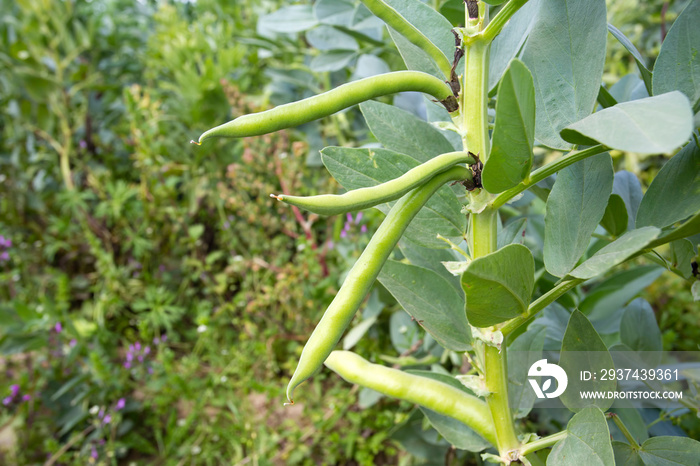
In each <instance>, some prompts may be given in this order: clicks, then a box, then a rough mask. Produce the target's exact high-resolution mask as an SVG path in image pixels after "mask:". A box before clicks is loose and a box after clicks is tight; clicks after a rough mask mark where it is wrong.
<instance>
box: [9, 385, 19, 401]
mask: <svg viewBox="0 0 700 466" xmlns="http://www.w3.org/2000/svg"><path fill="white" fill-rule="evenodd" d="M10 391H11V392H12V398H14V397H16V396H17V394H18V393H19V385H17V384H12V385H10Z"/></svg>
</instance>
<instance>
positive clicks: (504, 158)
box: [482, 58, 535, 193]
mask: <svg viewBox="0 0 700 466" xmlns="http://www.w3.org/2000/svg"><path fill="white" fill-rule="evenodd" d="M492 142H493V145H492V147H491V153H490V154H489V157H488V159H487V160H486V163H485V164H484V170H483V173H482V182H483V184H484V188H486V190H487V191H489V192H491V193H500V192H503V191H505V190H507V189H510V188H512V187H513V186H515V185H517V184H518V183H520V182H521V181H522V180H524V179H525V178H526V177H527V176H528V175H529V174H530V168H532V147H533V145H534V143H535V87H534V84H533V81H532V75H531V74H530V70H528V69H527V67H526V66H525V64H524V63H523V62H521V61H520V60H518V59H517V58H516V59H514V60H513V61H511V63H510V66H509V67H508V69H507V70H506V72H505V74H504V75H503V79H501V84H500V85H499V86H498V100H496V122H495V126H494V130H493V139H492Z"/></svg>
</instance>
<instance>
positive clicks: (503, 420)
mask: <svg viewBox="0 0 700 466" xmlns="http://www.w3.org/2000/svg"><path fill="white" fill-rule="evenodd" d="M479 11H480V14H481V15H486V14H487V13H486V12H487V11H488V10H487V9H485V8H483V7H482V8H479ZM465 13H466V12H465ZM466 14H467V24H470V19H469V17H468V13H466ZM479 19H480V21H479V24H480V25H483V24H485V23H486V18H484V17H482V18H479ZM472 22H473V21H472ZM489 47H490V42H489V41H486V40H482V39H481V38H480V37H479V36H478V35H476V36H473V40H466V39H465V54H464V59H465V62H466V63H465V65H466V68H465V73H464V84H463V86H462V89H463V94H462V102H461V104H462V105H461V112H462V115H463V117H462V118H461V121H459V124H460V125H461V128H460V131H461V132H462V134H463V135H464V140H463V143H464V148H465V149H468V150H469V151H471V152H472V153H475V154H478V155H479V157H480V158H481V160H482V161H486V159H487V157H488V153H489V149H490V140H489V133H488V118H487V112H488V74H489ZM476 195H477V196H478V195H487V193H485V192H481V193H479V194H476ZM496 220H497V211H496V210H495V209H490V208H487V209H485V210H483V211H482V212H480V213H478V214H472V215H471V219H470V222H471V223H470V238H469V244H470V245H471V249H472V250H471V253H472V258H474V259H476V258H479V257H482V256H485V255H487V254H490V253H492V252H495V251H496V249H497V223H496ZM483 360H484V375H485V383H486V388H487V390H488V391H489V392H491V393H490V394H489V395H488V397H487V403H488V406H489V410H490V411H491V416H492V418H493V423H494V427H495V429H496V439H497V447H498V451H499V454H500V455H501V457H504V458H505V457H506V456H507V455H508V452H509V451H511V450H515V449H517V448H518V447H519V445H520V442H519V441H518V436H517V435H516V433H515V425H514V423H513V416H512V415H511V410H510V405H509V402H508V379H507V374H508V369H507V359H506V352H505V351H501V350H500V349H499V348H496V347H494V346H488V345H487V346H485V348H484V359H483Z"/></svg>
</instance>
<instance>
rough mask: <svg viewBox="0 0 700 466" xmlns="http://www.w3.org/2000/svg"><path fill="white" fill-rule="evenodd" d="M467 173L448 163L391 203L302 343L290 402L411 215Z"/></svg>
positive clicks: (289, 392)
mask: <svg viewBox="0 0 700 466" xmlns="http://www.w3.org/2000/svg"><path fill="white" fill-rule="evenodd" d="M469 173H470V172H469V170H468V169H466V168H464V167H452V168H450V169H449V170H447V171H445V172H442V173H440V174H438V175H436V176H435V177H434V178H433V179H431V180H430V181H428V182H427V183H425V184H424V185H423V186H421V187H419V188H416V189H414V190H413V191H411V192H409V193H408V194H406V195H404V197H402V198H401V199H400V200H399V201H398V202H397V203H396V204H394V206H393V207H392V208H391V210H390V211H389V213H388V214H387V216H386V218H385V219H384V221H383V222H382V224H381V225H380V227H379V228H378V229H377V231H376V232H375V233H374V235H373V236H372V239H371V240H370V242H369V244H368V245H367V247H366V248H365V250H364V251H363V252H362V254H361V255H360V257H359V258H358V259H357V262H355V265H353V266H352V269H351V270H350V272H348V275H347V277H346V278H345V282H343V285H342V286H341V287H340V290H339V291H338V294H336V295H335V298H333V301H332V302H331V304H330V306H328V309H326V312H325V313H324V314H323V317H322V318H321V320H320V321H319V323H318V325H316V328H315V329H314V331H313V333H311V336H310V337H309V340H308V341H307V342H306V345H304V349H303V350H302V352H301V357H300V358H299V364H297V368H296V370H295V371H294V374H293V375H292V379H291V380H290V381H289V384H288V385H287V399H288V400H289V402H290V403H293V402H294V401H293V395H294V389H295V388H296V387H297V386H298V385H299V384H300V383H302V382H303V381H305V380H306V379H308V378H309V377H311V376H312V375H314V374H315V373H316V372H317V371H318V370H319V369H320V368H321V366H322V365H323V362H324V361H325V360H326V358H327V357H328V355H329V354H331V351H333V348H334V347H335V345H336V344H337V343H338V341H339V340H340V337H341V336H342V335H343V332H345V329H346V328H347V327H348V325H349V324H350V321H351V320H352V318H353V316H354V315H355V312H356V311H357V309H358V308H359V307H360V304H362V301H363V300H364V299H365V296H366V295H367V293H368V292H369V290H370V288H371V287H372V284H373V283H374V281H375V280H376V278H377V275H379V271H380V270H381V269H382V266H383V265H384V263H385V262H386V260H387V259H388V258H389V255H390V254H391V251H392V250H393V249H394V246H396V243H397V242H398V241H399V239H400V238H401V235H402V234H403V232H404V231H405V230H406V228H407V227H408V224H409V223H411V220H413V217H415V216H416V214H417V213H418V211H419V210H420V209H421V207H423V205H424V204H425V203H426V202H427V201H428V199H430V197H431V196H432V195H433V194H434V193H435V191H437V190H438V189H439V188H440V187H441V186H442V185H443V184H445V183H447V182H449V181H456V180H462V179H465V178H466V177H468V176H469Z"/></svg>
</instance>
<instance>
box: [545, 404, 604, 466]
mask: <svg viewBox="0 0 700 466" xmlns="http://www.w3.org/2000/svg"><path fill="white" fill-rule="evenodd" d="M566 432H567V435H566V438H564V440H561V441H559V442H557V443H556V444H555V445H554V447H553V448H552V452H551V453H550V454H549V456H548V457H547V466H581V465H582V464H585V465H586V466H615V458H614V456H613V449H612V445H611V443H610V430H609V429H608V423H607V421H606V420H605V414H603V412H602V411H601V410H600V409H598V408H596V407H589V408H586V409H583V410H581V412H579V413H577V414H575V415H574V417H572V418H571V420H570V421H569V424H568V425H567V427H566Z"/></svg>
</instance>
